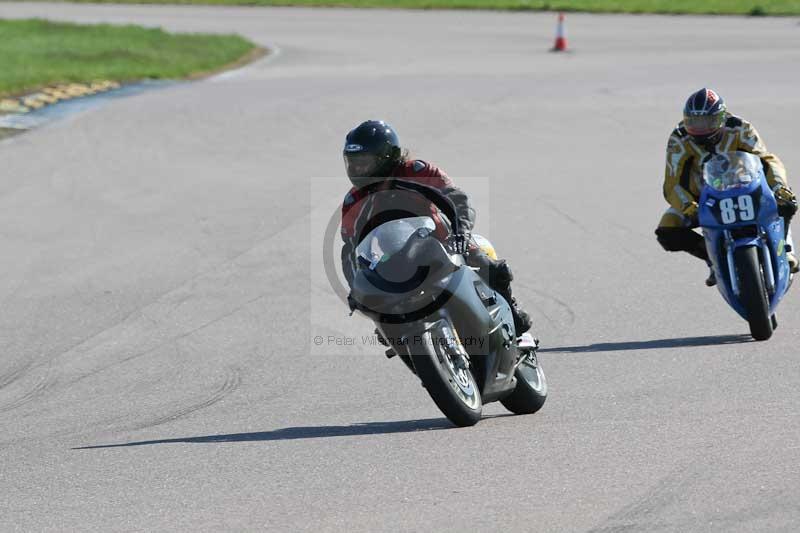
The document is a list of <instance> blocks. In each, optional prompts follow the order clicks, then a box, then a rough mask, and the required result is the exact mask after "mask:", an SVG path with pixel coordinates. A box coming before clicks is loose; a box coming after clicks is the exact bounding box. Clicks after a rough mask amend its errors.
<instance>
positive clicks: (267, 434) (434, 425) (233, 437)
mask: <svg viewBox="0 0 800 533" xmlns="http://www.w3.org/2000/svg"><path fill="white" fill-rule="evenodd" d="M503 416H512V415H510V414H502V415H484V416H483V420H486V419H490V418H498V417H503ZM443 429H457V428H456V426H455V425H453V424H452V423H451V422H450V421H448V420H447V419H446V418H427V419H422V420H402V421H394V422H364V423H359V424H350V425H348V426H305V427H288V428H282V429H276V430H273V431H258V432H254V433H231V434H228V435H205V436H200V437H180V438H174V439H156V440H144V441H136V442H124V443H121V444H99V445H95V446H79V447H76V448H72V449H73V450H95V449H98V448H122V447H128V446H146V445H150V444H172V443H188V444H208V443H212V444H213V443H218V442H268V441H277V440H302V439H319V438H325V437H353V436H359V435H386V434H390V433H412V432H415V431H436V430H443Z"/></svg>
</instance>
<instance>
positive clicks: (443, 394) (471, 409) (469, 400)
mask: <svg viewBox="0 0 800 533" xmlns="http://www.w3.org/2000/svg"><path fill="white" fill-rule="evenodd" d="M459 349H460V350H463V348H461V347H457V346H453V345H452V343H448V342H443V340H442V339H439V338H437V337H436V335H434V334H433V333H431V332H428V333H427V334H426V335H425V342H423V343H422V345H421V346H416V347H415V348H414V351H415V352H416V353H414V354H413V355H412V356H411V358H412V360H413V361H414V368H415V369H416V372H417V376H419V378H420V379H421V380H422V385H423V386H424V387H425V389H426V390H427V391H428V394H429V395H430V397H431V399H432V400H433V402H434V403H435V404H436V406H437V407H438V408H439V410H440V411H441V412H442V413H443V414H444V415H445V416H446V417H447V418H448V419H449V420H450V421H451V422H452V423H453V424H455V425H457V426H460V427H466V426H474V425H475V424H477V423H478V421H479V420H480V419H481V412H482V410H483V401H482V399H481V393H480V390H479V389H478V384H477V382H476V381H475V377H474V376H473V375H472V372H471V371H470V369H469V368H468V367H466V368H464V362H465V361H467V359H465V358H463V357H464V356H463V355H460V354H459V352H458V350H459Z"/></svg>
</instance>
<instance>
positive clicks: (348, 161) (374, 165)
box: [344, 152, 380, 178]
mask: <svg viewBox="0 0 800 533" xmlns="http://www.w3.org/2000/svg"><path fill="white" fill-rule="evenodd" d="M379 166H380V161H379V159H378V156H376V155H375V154H370V153H366V152H361V153H349V152H345V153H344V167H345V169H347V177H349V178H371V177H373V176H374V175H375V173H376V172H377V171H378V167H379Z"/></svg>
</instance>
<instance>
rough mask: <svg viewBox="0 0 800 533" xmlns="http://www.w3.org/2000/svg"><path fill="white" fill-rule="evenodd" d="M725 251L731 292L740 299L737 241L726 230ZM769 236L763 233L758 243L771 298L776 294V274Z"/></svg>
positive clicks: (765, 280)
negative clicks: (736, 257)
mask: <svg viewBox="0 0 800 533" xmlns="http://www.w3.org/2000/svg"><path fill="white" fill-rule="evenodd" d="M724 236H725V249H726V252H727V258H728V276H729V279H730V280H731V291H733V294H734V295H735V296H736V297H737V298H738V297H739V296H740V294H741V289H740V287H739V278H738V276H737V275H736V265H735V263H734V255H733V253H734V251H735V250H736V239H734V238H733V235H731V232H730V230H725V232H724ZM767 242H768V240H767V235H766V234H765V233H764V232H762V233H761V235H760V237H759V239H758V241H757V243H758V244H757V246H758V249H759V253H760V255H761V264H762V266H763V268H762V271H763V272H764V283H765V285H766V289H767V292H768V293H769V294H770V296H772V295H774V294H775V272H774V270H773V269H772V254H771V253H770V251H769V246H768V245H767Z"/></svg>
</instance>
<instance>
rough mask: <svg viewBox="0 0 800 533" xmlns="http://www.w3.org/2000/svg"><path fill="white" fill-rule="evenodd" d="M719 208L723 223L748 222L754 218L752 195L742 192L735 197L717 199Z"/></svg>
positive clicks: (754, 210)
mask: <svg viewBox="0 0 800 533" xmlns="http://www.w3.org/2000/svg"><path fill="white" fill-rule="evenodd" d="M734 200H737V201H734ZM719 210H720V213H721V215H722V223H723V224H735V223H736V222H748V221H750V220H753V219H755V218H756V209H755V205H754V204H753V197H752V196H750V195H749V194H743V195H742V196H739V197H737V198H723V199H722V200H720V201H719Z"/></svg>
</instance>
